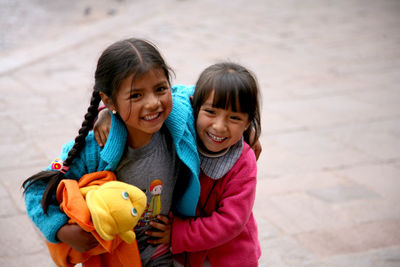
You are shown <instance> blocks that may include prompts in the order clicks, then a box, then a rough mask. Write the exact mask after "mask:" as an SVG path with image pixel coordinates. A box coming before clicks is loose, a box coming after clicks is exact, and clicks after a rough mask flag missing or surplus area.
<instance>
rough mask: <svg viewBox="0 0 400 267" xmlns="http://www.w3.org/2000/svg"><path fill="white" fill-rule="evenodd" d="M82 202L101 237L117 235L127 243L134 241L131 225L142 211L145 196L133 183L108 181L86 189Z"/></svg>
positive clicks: (132, 225) (132, 226) (107, 238)
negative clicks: (83, 201)
mask: <svg viewBox="0 0 400 267" xmlns="http://www.w3.org/2000/svg"><path fill="white" fill-rule="evenodd" d="M86 204H87V206H88V208H89V211H90V214H91V217H92V221H93V225H94V227H95V229H96V231H97V233H98V234H99V235H100V236H101V238H103V239H104V240H113V239H114V237H115V235H119V236H120V237H121V239H122V240H124V241H125V242H127V243H129V244H130V243H132V242H133V241H134V240H135V237H136V236H135V233H134V232H133V228H134V227H135V225H136V224H137V222H138V221H139V219H140V217H141V216H142V214H143V212H144V209H145V207H146V204H147V198H146V195H145V194H144V192H143V191H142V190H140V189H139V188H137V187H136V186H133V185H130V184H127V183H123V182H119V181H111V182H107V183H105V184H102V185H100V186H98V187H96V188H93V190H89V191H88V192H87V194H86Z"/></svg>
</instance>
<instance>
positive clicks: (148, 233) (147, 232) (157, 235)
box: [145, 231, 164, 238]
mask: <svg viewBox="0 0 400 267" xmlns="http://www.w3.org/2000/svg"><path fill="white" fill-rule="evenodd" d="M145 234H146V235H148V236H151V237H158V238H161V237H163V236H164V234H163V232H158V231H146V232H145Z"/></svg>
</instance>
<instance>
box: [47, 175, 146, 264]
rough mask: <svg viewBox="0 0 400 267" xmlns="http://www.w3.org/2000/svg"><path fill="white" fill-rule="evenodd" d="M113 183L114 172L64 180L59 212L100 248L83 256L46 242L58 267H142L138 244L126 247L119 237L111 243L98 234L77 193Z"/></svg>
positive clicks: (80, 194) (61, 186) (61, 187)
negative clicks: (90, 236)
mask: <svg viewBox="0 0 400 267" xmlns="http://www.w3.org/2000/svg"><path fill="white" fill-rule="evenodd" d="M115 180H116V177H115V175H114V173H113V172H110V171H101V172H95V173H90V174H86V175H84V176H82V178H81V179H80V180H79V181H76V180H72V179H65V180H62V181H61V182H60V184H59V186H58V188H57V200H58V201H59V202H60V203H61V204H60V209H61V210H62V211H63V212H65V214H67V216H68V217H69V218H70V220H69V223H77V224H78V225H79V226H81V227H82V228H83V229H84V230H85V231H87V232H90V233H92V234H93V236H94V237H95V238H96V239H97V241H99V243H100V244H99V245H98V246H97V247H95V248H93V249H91V250H89V251H87V252H85V253H80V252H78V251H76V250H74V249H72V248H71V247H70V246H68V245H67V244H65V243H57V244H54V243H49V242H46V244H47V247H48V249H49V252H50V256H51V257H52V259H53V261H54V262H55V263H56V265H57V266H62V267H73V266H75V265H76V264H77V263H83V266H85V267H97V266H113V267H114V266H116V267H119V266H121V267H131V266H132V267H134V266H142V263H141V261H140V254H139V248H138V246H137V242H133V243H132V244H128V243H126V242H124V241H122V240H121V239H120V238H119V237H118V236H116V237H115V239H114V240H111V241H106V240H104V239H102V238H101V237H100V236H99V235H98V234H97V232H96V230H95V228H94V226H93V223H92V220H91V217H90V212H89V209H88V207H87V205H86V201H85V198H84V197H83V195H82V193H81V191H80V188H81V187H86V186H93V185H102V184H103V183H106V182H109V181H115Z"/></svg>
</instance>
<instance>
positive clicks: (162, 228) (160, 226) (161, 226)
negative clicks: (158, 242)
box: [150, 222, 167, 231]
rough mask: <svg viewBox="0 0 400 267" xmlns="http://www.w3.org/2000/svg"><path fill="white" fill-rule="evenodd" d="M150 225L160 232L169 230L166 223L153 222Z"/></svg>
mask: <svg viewBox="0 0 400 267" xmlns="http://www.w3.org/2000/svg"><path fill="white" fill-rule="evenodd" d="M150 225H151V226H152V227H153V228H155V229H158V230H160V231H165V229H167V226H166V225H165V224H164V223H158V222H151V223H150Z"/></svg>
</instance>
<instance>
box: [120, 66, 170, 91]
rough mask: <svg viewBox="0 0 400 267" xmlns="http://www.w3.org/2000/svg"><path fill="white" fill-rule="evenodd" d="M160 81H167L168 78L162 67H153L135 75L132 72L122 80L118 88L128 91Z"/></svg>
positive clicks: (150, 85) (160, 82) (152, 85)
mask: <svg viewBox="0 0 400 267" xmlns="http://www.w3.org/2000/svg"><path fill="white" fill-rule="evenodd" d="M162 83H168V79H167V77H166V76H165V73H164V71H163V70H162V69H158V68H153V69H150V70H149V71H147V72H145V73H143V74H140V75H136V73H133V74H131V75H129V76H128V77H126V78H125V79H123V80H122V83H121V86H120V90H122V91H130V90H131V89H145V88H148V87H154V86H157V85H159V84H162Z"/></svg>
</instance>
